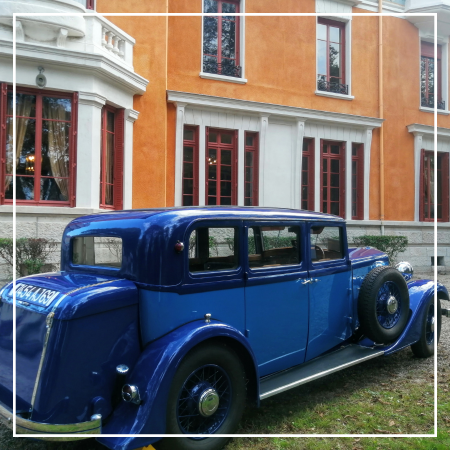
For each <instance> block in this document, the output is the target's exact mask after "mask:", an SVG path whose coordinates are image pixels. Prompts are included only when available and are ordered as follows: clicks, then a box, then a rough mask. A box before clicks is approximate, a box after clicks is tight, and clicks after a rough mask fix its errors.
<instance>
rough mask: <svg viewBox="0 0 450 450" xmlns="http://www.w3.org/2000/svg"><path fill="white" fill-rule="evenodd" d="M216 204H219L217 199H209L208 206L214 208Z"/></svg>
mask: <svg viewBox="0 0 450 450" xmlns="http://www.w3.org/2000/svg"><path fill="white" fill-rule="evenodd" d="M216 204H217V200H216V197H208V205H209V206H214V205H216Z"/></svg>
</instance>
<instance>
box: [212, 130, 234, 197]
mask: <svg viewBox="0 0 450 450" xmlns="http://www.w3.org/2000/svg"><path fill="white" fill-rule="evenodd" d="M206 142H207V150H206V164H205V165H206V205H236V204H237V195H236V183H237V181H236V180H237V177H236V172H237V155H236V154H237V151H236V149H237V132H236V131H228V130H217V129H212V128H208V129H207V132H206Z"/></svg>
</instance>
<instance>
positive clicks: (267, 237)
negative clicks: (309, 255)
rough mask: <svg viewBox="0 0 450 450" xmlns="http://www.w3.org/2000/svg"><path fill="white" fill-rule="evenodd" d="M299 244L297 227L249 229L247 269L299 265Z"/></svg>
mask: <svg viewBox="0 0 450 450" xmlns="http://www.w3.org/2000/svg"><path fill="white" fill-rule="evenodd" d="M250 230H252V232H251V233H250ZM251 242H253V243H251ZM299 242H300V228H299V227H297V226H293V227H288V226H271V227H264V226H262V227H252V228H250V229H249V247H248V249H249V252H248V254H249V258H248V264H249V267H251V268H263V267H271V266H279V265H283V266H285V265H292V264H299V262H300V249H299ZM250 255H251V256H250Z"/></svg>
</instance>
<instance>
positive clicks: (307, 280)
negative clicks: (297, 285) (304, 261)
mask: <svg viewBox="0 0 450 450" xmlns="http://www.w3.org/2000/svg"><path fill="white" fill-rule="evenodd" d="M318 281H319V279H318V278H307V279H306V280H303V281H302V284H308V283H317V282H318Z"/></svg>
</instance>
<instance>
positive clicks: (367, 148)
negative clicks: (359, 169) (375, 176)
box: [364, 129, 372, 220]
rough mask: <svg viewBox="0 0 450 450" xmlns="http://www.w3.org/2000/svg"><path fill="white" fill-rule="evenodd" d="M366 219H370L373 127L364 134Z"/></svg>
mask: <svg viewBox="0 0 450 450" xmlns="http://www.w3.org/2000/svg"><path fill="white" fill-rule="evenodd" d="M364 138H365V139H364V220H369V211H370V152H371V148H372V129H367V130H366V133H365V136H364Z"/></svg>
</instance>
